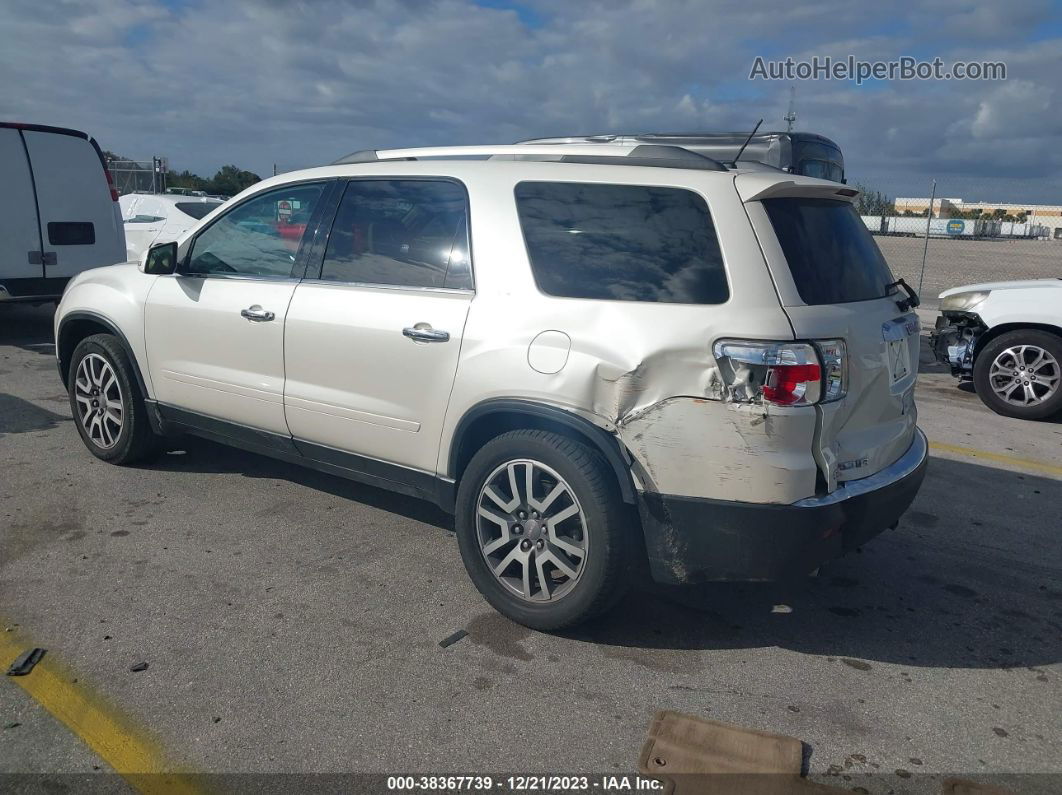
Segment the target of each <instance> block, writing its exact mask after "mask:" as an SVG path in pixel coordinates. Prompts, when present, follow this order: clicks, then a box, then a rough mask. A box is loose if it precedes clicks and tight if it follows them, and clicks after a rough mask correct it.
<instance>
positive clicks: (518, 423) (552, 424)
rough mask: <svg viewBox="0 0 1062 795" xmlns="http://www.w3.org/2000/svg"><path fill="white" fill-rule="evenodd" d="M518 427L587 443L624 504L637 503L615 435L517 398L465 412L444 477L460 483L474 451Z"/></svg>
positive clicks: (570, 414)
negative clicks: (604, 465) (609, 472)
mask: <svg viewBox="0 0 1062 795" xmlns="http://www.w3.org/2000/svg"><path fill="white" fill-rule="evenodd" d="M518 428H534V429H537V430H547V431H554V432H557V433H561V434H564V435H565V436H569V437H573V436H574V437H575V438H577V439H579V440H580V441H583V442H585V443H588V444H589V445H590V446H591V447H593V448H594V449H595V450H597V451H598V452H600V453H601V455H602V456H604V458H605V460H606V461H607V462H608V464H609V467H610V468H611V469H612V471H613V474H614V475H615V478H616V482H617V485H618V486H619V489H620V494H621V496H622V497H623V501H624V502H626V503H631V504H634V503H635V502H636V495H635V490H634V480H633V478H632V476H631V464H630V458H629V455H628V454H627V452H626V450H625V449H624V448H623V446H622V445H621V444H620V442H619V440H618V439H617V438H616V437H615V436H613V435H612V434H610V433H609V432H608V431H606V430H604V429H603V428H600V427H598V426H597V425H594V424H593V423H592V422H590V421H589V420H588V419H585V418H584V417H581V416H579V415H578V414H575V413H573V412H571V411H566V410H565V409H562V408H559V407H557V406H551V405H549V404H547V403H538V402H536V401H532V400H523V399H519V398H494V399H491V400H487V401H484V402H482V403H478V404H476V405H475V406H473V407H472V408H470V409H469V410H468V411H466V412H465V414H464V416H462V417H461V419H460V421H459V422H458V423H457V426H456V427H455V429H454V434H453V437H452V439H451V442H450V454H449V459H448V462H447V469H446V472H447V475H448V476H449V477H450V478H453V480H454V481H459V480H460V479H461V475H462V474H463V473H464V470H465V467H466V466H468V462H469V461H471V460H472V456H473V455H475V453H476V450H478V449H479V448H480V447H481V446H482V445H483V444H485V443H486V442H487V441H489V440H490V439H493V438H494V437H495V436H499V435H500V434H502V433H505V432H506V431H511V430H516V429H518Z"/></svg>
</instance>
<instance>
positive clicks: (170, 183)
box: [103, 150, 262, 196]
mask: <svg viewBox="0 0 1062 795" xmlns="http://www.w3.org/2000/svg"><path fill="white" fill-rule="evenodd" d="M103 159H104V160H106V161H107V163H111V162H112V161H125V162H130V160H131V159H130V158H128V157H123V156H122V155H119V154H115V153H114V152H108V151H106V150H104V152H103ZM261 181H262V178H261V177H260V176H258V175H257V174H255V173H254V172H252V171H245V170H244V169H242V168H240V167H239V166H234V165H228V166H222V167H221V168H219V169H218V171H217V173H216V174H214V176H213V177H201V176H199V175H198V174H193V173H192V172H191V171H189V170H188V169H185V170H184V171H168V172H167V173H166V187H167V188H188V189H190V190H201V191H203V192H204V193H209V194H211V195H217V196H235V195H236V194H237V193H239V192H240V191H242V190H244V189H245V188H248V187H250V186H251V185H254V184H255V183H256V182H261Z"/></svg>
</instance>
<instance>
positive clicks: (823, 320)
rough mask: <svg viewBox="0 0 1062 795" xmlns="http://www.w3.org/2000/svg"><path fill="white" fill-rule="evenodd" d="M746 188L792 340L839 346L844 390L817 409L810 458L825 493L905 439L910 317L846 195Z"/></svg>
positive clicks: (911, 367) (833, 189) (910, 427)
mask: <svg viewBox="0 0 1062 795" xmlns="http://www.w3.org/2000/svg"><path fill="white" fill-rule="evenodd" d="M741 179H742V177H740V176H739V177H738V180H739V181H740V180H741ZM809 182H810V181H809ZM760 184H761V185H762V183H760ZM827 186H828V187H827ZM745 187H746V188H749V187H752V186H745ZM755 187H756V190H755V191H754V192H753V196H754V197H755V200H752V201H749V200H748V199H749V196H748V194H749V193H750V191H749V190H742V189H741V186H740V185H739V192H741V193H743V194H745V195H743V198H746V208H747V209H748V211H749V216H750V218H751V219H752V220H753V225H754V226H755V227H756V231H757V235H758V236H759V237H760V240H761V244H762V245H763V248H764V253H765V255H766V257H767V260H768V264H769V265H770V267H771V273H772V276H773V277H774V279H775V284H776V287H777V289H778V293H779V297H780V298H781V300H782V305H783V307H784V309H785V311H786V314H787V315H788V316H789V320H790V322H791V323H792V326H793V331H794V334H795V335H796V338H797V339H805V340H832V339H841V340H843V341H844V343H845V346H846V350H847V356H846V369H847V372H846V373H845V376H844V380H845V388H846V394H845V396H844V397H843V398H840V399H838V400H834V401H831V402H824V403H819V404H817V406H816V408H817V410H818V412H819V427H818V428H817V431H816V446H817V449H816V451H815V452H816V458H818V460H819V464H820V466H821V468H822V470H823V473H824V475H825V477H826V480H827V483H828V486H827V487H828V489H829V490H832V489H833V488H834V487H835V486H836V484H837V483H838V482H843V481H847V480H856V479H859V478H864V477H867V476H868V475H872V474H874V473H876V472H878V471H880V470H881V469H883V468H885V467H887V466H889V465H890V464H892V463H893V462H895V461H896V460H897V459H898V458H899V457H900V456H902V455H903V454H904V453H905V452H906V451H907V449H908V448H909V447H910V445H911V443H912V441H913V439H914V434H915V423H916V419H917V413H916V410H915V405H914V386H915V379H916V376H917V367H918V346H919V325H918V317H917V315H915V313H914V312H913V311H912V310H911V309H910V308H909V307H908V306H906V305H905V303H906V302H905V299H906V298H907V296H906V294H905V293H904V292H902V291H901V290H900V289H899V288H898V287H896V286H895V285H894V284H893V282H894V277H893V275H892V273H891V272H890V270H889V267H888V265H887V264H886V262H885V259H884V257H882V255H881V252H880V250H879V249H878V247H877V244H876V243H875V242H874V239H873V238H872V237H871V236H870V234H869V232H868V231H867V229H866V227H865V226H864V224H863V222H862V220H861V219H860V218H859V216H858V215H857V214H856V213H855V210H854V208H853V207H852V205H851V202H850V199H851V198H852V196H853V195H854V191H851V190H850V189H845V190H838V186H837V185H836V184H833V185H829V183H825V182H819V181H815V182H813V183H811V184H810V185H808V186H803V185H800V184H799V183H797V184H794V183H792V182H790V183H788V185H787V186H786V188H785V189H784V190H776V191H773V192H772V191H771V190H762V189H760V186H759V185H757V186H755ZM802 188H804V189H805V190H803V192H804V194H805V195H801V193H802ZM772 193H773V195H772Z"/></svg>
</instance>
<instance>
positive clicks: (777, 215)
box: [763, 198, 893, 305]
mask: <svg viewBox="0 0 1062 795" xmlns="http://www.w3.org/2000/svg"><path fill="white" fill-rule="evenodd" d="M763 206H764V207H766V208H767V215H768V216H770V219H771V225H772V226H773V227H774V233H775V235H777V236H778V242H779V243H780V244H781V246H782V251H783V252H784V253H785V258H786V261H787V262H788V263H789V270H790V272H791V273H792V274H793V281H794V282H795V283H796V288H797V291H798V292H799V293H800V297H801V299H803V301H804V303H805V304H812V305H814V304H845V303H850V302H852V301H867V300H870V299H872V298H882V297H884V296H885V295H888V293H889V289H890V288H889V285H890V284H891V283H892V281H893V277H892V272H891V271H890V270H889V266H888V265H887V264H886V262H885V258H884V257H883V256H882V255H881V251H879V250H878V246H877V243H875V242H874V239H873V238H872V237H871V236H870V232H868V231H867V228H866V225H865V224H864V223H863V221H862V219H860V217H859V216H858V215H856V211H855V209H854V208H853V207H852V205H851V204H849V203H848V202H845V201H833V200H831V199H803V198H787V199H764V201H763Z"/></svg>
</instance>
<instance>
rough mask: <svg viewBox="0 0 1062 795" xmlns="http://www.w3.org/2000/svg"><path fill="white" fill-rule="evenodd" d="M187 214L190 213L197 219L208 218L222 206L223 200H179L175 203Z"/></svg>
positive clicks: (175, 205)
mask: <svg viewBox="0 0 1062 795" xmlns="http://www.w3.org/2000/svg"><path fill="white" fill-rule="evenodd" d="M173 206H174V207H176V208H177V209H178V210H180V211H181V212H182V213H184V214H185V215H190V216H192V218H194V219H196V220H197V221H198V220H200V219H201V218H206V217H207V216H208V215H209V214H210V213H212V212H214V210H216V209H217V208H218V207H220V206H221V202H177V203H176V204H174V205H173Z"/></svg>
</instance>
